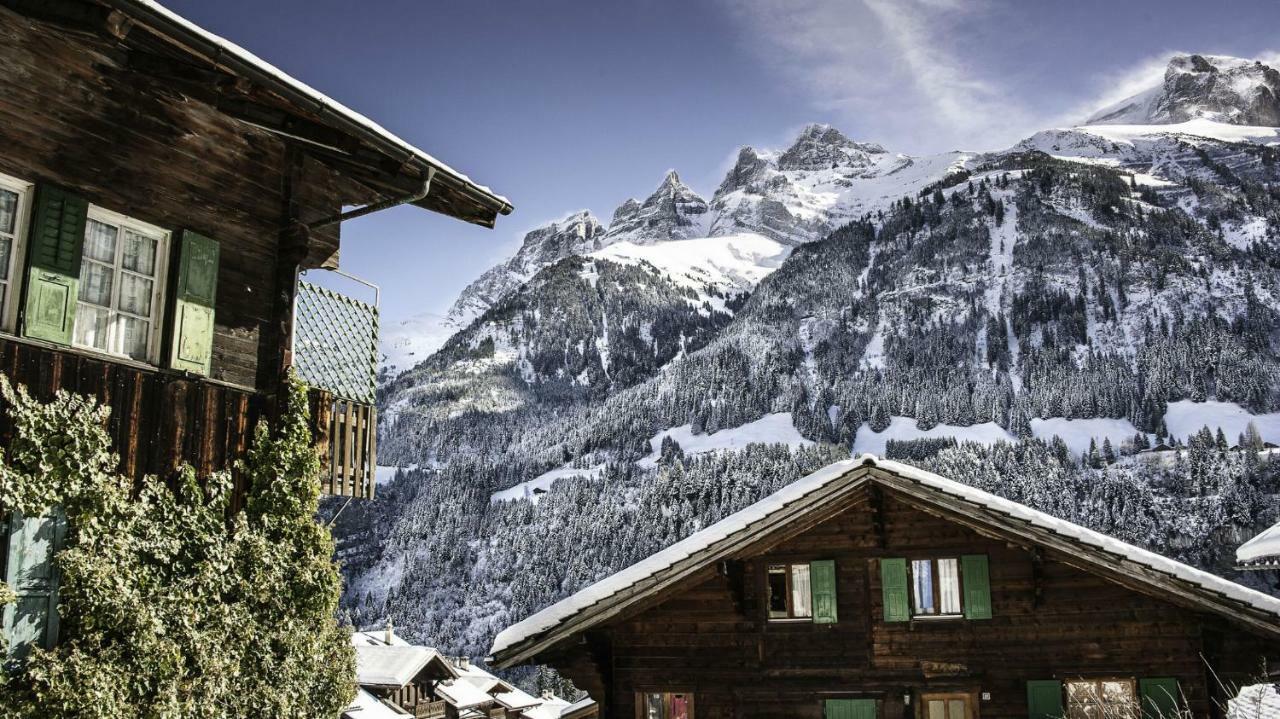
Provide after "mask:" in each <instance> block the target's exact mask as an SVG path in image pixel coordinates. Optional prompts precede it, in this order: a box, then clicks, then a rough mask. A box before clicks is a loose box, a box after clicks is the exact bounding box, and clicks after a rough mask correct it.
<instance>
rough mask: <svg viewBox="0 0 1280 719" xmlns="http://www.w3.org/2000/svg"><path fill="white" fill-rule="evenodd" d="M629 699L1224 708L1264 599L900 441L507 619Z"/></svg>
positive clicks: (546, 653)
mask: <svg viewBox="0 0 1280 719" xmlns="http://www.w3.org/2000/svg"><path fill="white" fill-rule="evenodd" d="M492 654H493V656H492V658H491V661H492V663H493V664H494V666H497V667H500V668H505V667H512V666H515V665H519V664H524V663H529V662H538V663H545V664H550V665H551V666H554V667H555V668H556V669H558V670H559V671H560V672H561V673H563V674H564V675H565V676H568V677H569V678H571V679H572V680H573V681H574V682H575V683H576V684H577V685H578V686H579V687H580V688H582V689H585V690H586V691H588V692H589V693H590V694H591V696H592V697H594V698H596V699H597V701H599V703H600V706H601V713H602V716H607V717H613V718H617V717H625V718H627V719H631V718H633V717H634V718H636V719H693V718H694V717H696V718H697V719H713V718H717V717H813V718H815V719H816V718H817V717H826V718H828V719H872V718H874V717H887V718H897V717H921V718H923V719H976V718H977V717H1032V718H1034V719H1046V718H1048V717H1061V716H1066V717H1073V718H1074V717H1080V718H1082V719H1083V718H1093V717H1098V718H1101V717H1133V718H1135V719H1136V718H1137V717H1144V718H1145V717H1154V716H1173V715H1174V712H1182V713H1181V714H1178V715H1179V716H1188V715H1189V716H1197V717H1201V716H1221V713H1222V708H1223V707H1225V702H1226V699H1227V698H1228V696H1231V695H1233V687H1235V686H1237V685H1240V684H1247V683H1252V682H1253V681H1256V680H1257V678H1258V677H1259V676H1261V675H1262V674H1263V672H1264V664H1265V663H1266V662H1270V663H1271V665H1272V666H1274V665H1275V664H1276V662H1278V661H1280V599H1276V598H1274V597H1271V596H1267V595H1265V594H1262V593H1259V592H1256V591H1253V590H1250V589H1246V588H1244V587H1242V586H1240V585H1237V584H1235V583H1233V582H1230V581H1227V580H1225V579H1222V578H1220V577H1217V576H1214V575H1211V574H1208V573H1205V572H1202V571H1199V570H1196V569H1193V568H1191V567H1188V566H1186V565H1184V564H1181V563H1179V562H1175V561H1173V560H1170V559H1168V558H1165V557H1162V556H1159V555H1156V554H1153V553H1151V552H1148V551H1145V550H1142V549H1139V548H1137V547H1133V546H1131V545H1128V544H1125V543H1123V542H1120V541H1118V540H1115V539H1113V538H1111V537H1107V536H1105V535H1102V534H1098V533H1096V532H1092V531H1090V530H1087V529H1084V528H1082V527H1079V526H1077V525H1074V524H1071V523H1069V522H1065V521H1062V520H1059V519H1056V518H1054V517H1050V516H1048V515H1046V514H1043V513H1040V512H1037V511H1034V510H1032V509H1029V508H1027V507H1026V506H1023V505H1020V504H1017V503H1014V502H1010V501H1008V500H1004V499H1001V498H998V497H995V496H994V495H991V494H988V493H986V492H982V491H980V490H977V489H974V488H972V487H968V486H966V485H962V484H959V483H957V482H953V481H950V480H947V479H944V478H942V477H939V476H937V475H934V474H930V473H928V472H923V471H921V470H918V469H915V468H913V467H909V466H907V465H903V464H899V463H897V462H891V461H884V460H877V459H875V458H874V457H863V458H860V459H857V460H849V461H846V462H841V463H838V464H835V465H832V466H830V467H828V468H826V469H823V470H821V471H819V472H817V473H815V474H813V475H810V476H809V477H806V478H804V479H801V480H799V481H797V482H796V483H794V484H792V485H790V486H788V487H786V488H785V489H783V490H781V491H779V492H778V493H777V494H775V495H773V496H771V497H769V498H766V499H764V500H762V501H761V502H759V503H757V504H755V505H753V506H751V507H749V508H747V509H745V510H743V511H742V512H739V513H737V514H735V515H732V516H730V517H728V518H726V519H724V520H722V521H721V522H718V523H716V524H714V525H712V526H711V527H708V528H707V529H705V530H703V531H701V532H698V533H696V534H694V535H693V536H691V537H689V538H688V539H686V540H684V541H682V542H679V543H677V544H675V545H673V546H672V547H670V548H668V549H666V550H664V551H662V552H660V553H658V554H656V555H654V556H653V557H650V558H649V559H648V560H645V561H644V562H641V563H639V564H637V565H634V566H632V567H630V568H628V569H625V570H623V571H622V572H619V573H618V574H616V575H614V576H613V577H610V578H608V579H606V580H604V581H602V582H600V583H597V584H596V585H593V586H591V587H588V588H587V589H584V590H583V591H581V592H579V593H578V594H576V595H573V596H571V597H569V598H568V599H565V600H564V601H562V602H560V603H558V604H555V605H553V606H551V607H549V608H547V609H545V610H543V611H542V612H540V613H538V614H535V615H534V616H532V617H530V618H528V619H526V620H524V621H522V622H520V623H519V624H517V625H515V626H512V627H510V628H508V629H507V630H505V631H504V632H502V633H501V634H499V636H498V637H497V639H496V640H495V642H494V647H493V650H492Z"/></svg>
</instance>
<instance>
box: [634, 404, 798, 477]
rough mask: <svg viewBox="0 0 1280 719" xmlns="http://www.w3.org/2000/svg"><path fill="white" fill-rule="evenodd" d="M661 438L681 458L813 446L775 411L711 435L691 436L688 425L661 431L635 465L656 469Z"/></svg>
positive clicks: (786, 417) (783, 414)
mask: <svg viewBox="0 0 1280 719" xmlns="http://www.w3.org/2000/svg"><path fill="white" fill-rule="evenodd" d="M664 437H670V438H671V439H673V440H675V441H676V442H677V443H678V444H679V445H680V448H681V449H682V450H684V453H685V456H690V455H695V454H705V453H707V452H717V451H721V450H738V449H742V448H744V447H746V446H747V445H749V444H785V445H788V446H791V447H805V446H809V445H812V444H813V442H812V441H810V440H807V439H805V438H804V437H802V436H800V433H799V432H798V431H796V426H795V424H794V423H793V422H792V421H791V413H790V412H775V413H774V414H766V415H765V416H763V417H761V418H760V419H758V420H756V421H754V422H748V423H746V424H744V425H742V426H740V427H733V428H731V429H722V430H720V431H719V432H713V433H711V434H694V433H693V425H690V424H683V425H680V426H679V427H672V428H671V429H668V430H664V431H662V432H659V433H657V434H655V435H653V437H652V438H650V439H649V448H650V449H651V450H652V453H651V454H650V455H649V456H648V457H645V458H644V459H641V460H640V461H639V462H637V464H638V465H640V466H641V467H656V466H657V464H658V458H659V457H661V452H662V440H663V438H664Z"/></svg>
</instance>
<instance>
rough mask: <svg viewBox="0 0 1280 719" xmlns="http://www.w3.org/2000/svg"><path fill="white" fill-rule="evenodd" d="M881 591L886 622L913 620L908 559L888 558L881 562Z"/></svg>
mask: <svg viewBox="0 0 1280 719" xmlns="http://www.w3.org/2000/svg"><path fill="white" fill-rule="evenodd" d="M880 591H881V593H882V594H883V595H884V620H885V621H886V622H905V621H908V620H910V619H911V603H910V601H909V600H908V597H907V560H906V559H903V558H902V557H887V558H882V559H881V560H880Z"/></svg>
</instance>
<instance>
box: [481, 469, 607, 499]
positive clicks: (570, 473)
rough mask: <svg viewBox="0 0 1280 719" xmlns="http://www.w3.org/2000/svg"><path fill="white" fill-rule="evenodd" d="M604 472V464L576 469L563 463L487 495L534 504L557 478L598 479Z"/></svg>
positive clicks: (490, 497) (493, 497) (491, 497)
mask: <svg viewBox="0 0 1280 719" xmlns="http://www.w3.org/2000/svg"><path fill="white" fill-rule="evenodd" d="M602 474H604V465H603V464H597V465H596V466H594V467H590V468H588V469H576V468H574V467H570V466H569V465H565V466H563V467H559V468H557V469H553V470H551V471H550V472H543V473H542V474H540V475H538V476H537V477H534V478H533V479H530V480H529V481H527V482H521V483H520V484H517V485H516V486H514V487H509V488H507V489H504V490H502V491H500V492H494V493H493V494H491V495H489V501H491V502H510V501H513V500H517V499H528V500H530V501H532V502H533V503H534V504H537V503H538V499H539V497H541V496H542V495H543V494H544V493H546V492H547V491H549V490H550V489H551V485H553V484H555V483H556V480H558V479H566V478H568V477H586V478H587V479H598V478H599V477H600V475H602Z"/></svg>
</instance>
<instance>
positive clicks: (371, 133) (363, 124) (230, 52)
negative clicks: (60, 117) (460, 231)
mask: <svg viewBox="0 0 1280 719" xmlns="http://www.w3.org/2000/svg"><path fill="white" fill-rule="evenodd" d="M107 2H108V3H109V4H111V5H112V6H114V7H116V8H118V9H119V10H121V11H123V12H124V13H125V14H127V15H130V16H133V17H141V18H143V19H145V20H149V21H150V23H149V24H157V23H159V24H163V25H164V26H167V27H168V28H170V29H172V30H174V31H178V32H181V33H182V34H183V35H184V36H185V37H184V38H182V39H183V40H186V41H187V42H185V43H184V44H187V45H194V44H195V43H199V44H203V45H206V46H209V47H210V48H211V49H212V50H213V54H214V56H215V57H216V62H217V63H218V64H220V65H225V66H228V67H230V66H233V65H235V64H239V65H242V66H245V67H247V68H248V69H250V70H253V71H255V72H256V74H259V75H261V76H262V77H263V78H265V79H267V80H269V81H271V82H272V83H274V84H276V85H278V86H279V87H280V88H282V89H285V90H288V91H291V92H292V93H293V94H296V95H298V96H299V98H300V99H301V100H302V101H304V102H305V103H306V104H307V105H308V106H309V107H308V110H309V111H312V112H313V114H317V115H325V116H329V117H334V118H335V119H337V120H339V121H341V122H343V123H344V124H346V125H349V126H350V127H351V129H353V130H356V131H358V132H360V133H361V134H362V135H364V136H366V137H369V138H370V139H372V140H376V141H379V144H382V145H384V146H387V148H388V149H389V150H393V151H395V152H396V154H397V155H398V156H399V157H398V158H397V159H398V160H399V161H401V162H408V161H409V160H417V161H418V162H420V163H423V164H425V165H428V166H430V167H432V168H434V169H435V170H436V172H437V173H442V174H444V175H446V176H448V177H449V178H450V179H451V180H452V181H453V182H454V183H456V184H458V185H461V189H463V190H464V191H465V192H466V193H467V194H469V195H471V196H472V198H473V200H475V201H483V202H486V203H487V204H490V205H492V206H493V208H494V211H495V212H496V213H499V214H504V215H505V214H508V213H510V212H511V210H512V205H511V202H510V201H509V200H507V198H505V197H503V196H501V195H499V194H497V193H495V192H494V191H493V190H491V189H489V188H488V187H485V186H484V185H481V184H479V183H476V182H475V181H473V180H472V179H471V178H469V177H467V176H466V175H464V174H462V173H461V172H458V171H457V170H455V169H453V168H452V167H449V166H448V165H446V164H445V163H443V162H441V161H440V160H438V159H436V158H435V157H433V156H431V155H430V154H428V153H427V152H424V151H423V150H420V149H418V148H417V147H414V146H413V145H411V144H409V143H408V142H406V141H404V140H402V139H401V138H399V137H398V136H396V135H395V134H393V133H392V132H390V131H388V130H387V129H386V128H384V127H382V126H381V125H379V124H378V123H376V122H374V121H373V120H370V119H369V118H367V117H365V116H364V115H362V114H360V113H358V112H356V111H355V110H352V109H351V108H349V107H347V106H346V105H343V104H342V103H340V102H338V101H337V100H334V99H333V98H331V97H329V96H327V95H325V94H324V93H322V92H320V91H318V90H316V89H314V88H312V87H311V86H309V85H307V84H306V83H303V82H302V81H300V80H298V79H297V78H294V77H292V76H290V75H289V74H288V73H286V72H284V71H283V70H280V69H279V68H277V67H275V66H274V65H272V64H271V63H269V62H267V61H265V60H263V59H262V58H260V57H258V56H257V55H254V54H253V53H251V52H249V51H248V50H246V49H244V48H242V47H240V46H239V45H236V44H235V43H233V42H231V41H229V40H227V39H225V38H223V37H220V36H218V35H215V34H214V33H211V32H209V31H208V30H205V29H204V28H202V27H200V26H199V25H196V24H195V23H193V22H191V21H190V20H187V19H186V18H184V17H182V16H181V15H178V14H177V13H175V12H173V11H172V10H169V9H168V8H166V7H164V6H163V5H161V4H159V3H158V2H155V0H107ZM437 179H439V176H437Z"/></svg>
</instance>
